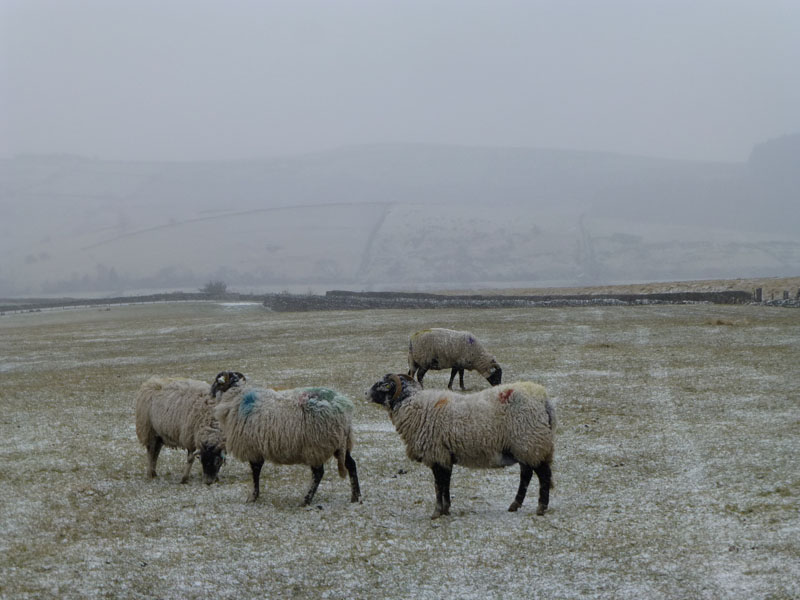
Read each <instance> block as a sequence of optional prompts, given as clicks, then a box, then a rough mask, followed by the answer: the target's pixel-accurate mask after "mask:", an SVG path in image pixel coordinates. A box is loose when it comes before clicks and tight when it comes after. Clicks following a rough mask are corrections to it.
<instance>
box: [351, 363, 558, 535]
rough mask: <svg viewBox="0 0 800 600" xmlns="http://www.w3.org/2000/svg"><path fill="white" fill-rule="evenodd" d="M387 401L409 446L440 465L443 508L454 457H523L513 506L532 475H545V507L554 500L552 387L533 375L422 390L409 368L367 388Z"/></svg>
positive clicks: (479, 464) (415, 455)
mask: <svg viewBox="0 0 800 600" xmlns="http://www.w3.org/2000/svg"><path fill="white" fill-rule="evenodd" d="M367 397H368V398H369V399H370V400H371V401H372V402H377V403H378V404H381V405H383V406H385V407H386V409H387V410H388V412H389V417H390V418H391V420H392V423H393V424H394V427H395V429H396V430H397V433H399V434H400V437H401V438H402V440H403V442H404V443H405V445H406V454H407V455H408V457H409V458H410V459H412V460H416V461H418V462H422V463H424V464H425V465H427V466H428V467H430V468H431V470H432V471H433V477H434V483H435V488H436V510H435V511H434V513H433V516H432V517H431V518H432V519H435V518H437V517H439V516H440V515H447V514H450V476H451V474H452V469H453V465H455V464H459V465H463V466H465V467H472V468H490V467H507V466H509V465H513V464H515V463H519V465H520V478H519V489H518V490H517V495H516V498H515V499H514V502H512V503H511V506H509V508H508V510H509V511H511V512H514V511H516V510H517V509H519V507H520V506H522V502H523V501H524V500H525V494H526V492H527V490H528V484H529V483H530V480H531V476H532V475H533V473H536V475H537V477H538V478H539V505H538V507H537V510H536V514H538V515H543V514H544V512H545V510H547V505H548V504H549V502H550V487H551V484H552V481H551V477H552V474H551V469H550V465H551V463H552V461H553V452H554V444H555V430H556V415H555V409H554V407H553V405H552V404H551V403H550V400H549V399H548V397H547V392H546V391H545V389H544V388H543V387H542V386H540V385H538V384H535V383H531V382H529V381H520V382H516V383H508V384H505V385H502V386H499V387H493V388H489V389H485V390H483V391H480V392H476V393H474V394H459V393H456V392H452V391H446V390H423V389H422V386H421V385H420V384H419V383H417V382H416V381H414V380H413V379H412V378H411V377H408V376H406V375H395V374H391V373H390V374H387V375H385V376H384V377H383V379H381V380H380V381H378V382H377V383H375V384H374V385H373V386H372V387H371V388H370V390H369V391H368V392H367Z"/></svg>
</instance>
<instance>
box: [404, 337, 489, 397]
mask: <svg viewBox="0 0 800 600" xmlns="http://www.w3.org/2000/svg"><path fill="white" fill-rule="evenodd" d="M430 369H433V370H439V369H451V371H450V382H449V383H448V384H447V388H448V389H452V388H453V379H455V376H456V373H458V382H459V384H460V385H461V389H462V390H463V389H464V369H467V370H470V371H477V372H478V373H480V374H481V375H482V376H483V377H485V378H486V380H487V381H488V382H489V383H490V384H492V385H498V384H499V383H500V380H501V378H502V376H503V370H502V369H501V368H500V365H499V364H497V361H496V360H495V358H494V356H492V355H491V354H489V353H488V352H487V351H486V350H485V349H484V348H483V346H482V345H481V343H480V342H479V341H478V340H477V339H476V338H475V336H474V335H472V334H471V333H470V332H469V331H456V330H454V329H443V328H439V327H434V328H432V329H423V330H421V331H417V332H416V333H415V334H413V335H412V336H411V339H410V340H409V342H408V375H409V377H414V375H415V374H416V375H417V381H419V383H420V385H421V384H422V378H423V377H425V373H426V372H427V371H429V370H430Z"/></svg>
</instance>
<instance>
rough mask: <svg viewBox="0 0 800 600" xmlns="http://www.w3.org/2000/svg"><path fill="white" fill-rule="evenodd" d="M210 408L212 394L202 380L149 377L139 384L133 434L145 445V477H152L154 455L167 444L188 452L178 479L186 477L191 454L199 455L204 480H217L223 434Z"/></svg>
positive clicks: (155, 457) (222, 446) (222, 447)
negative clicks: (181, 475) (134, 432)
mask: <svg viewBox="0 0 800 600" xmlns="http://www.w3.org/2000/svg"><path fill="white" fill-rule="evenodd" d="M213 410H214V398H213V396H212V395H211V394H210V393H209V391H208V384H207V383H206V382H204V381H197V380H194V379H183V378H174V377H151V378H150V379H148V380H147V381H145V382H144V383H143V384H142V386H141V387H140V388H139V391H138V393H137V395H136V437H138V438H139V441H140V442H141V443H142V445H143V446H144V447H145V448H146V449H147V457H148V466H147V474H148V476H149V477H151V478H152V477H156V463H157V462H158V455H159V453H160V452H161V448H162V447H163V446H167V447H168V448H185V449H186V451H187V453H188V454H187V457H186V467H185V469H184V471H183V477H182V478H181V483H186V482H187V481H189V472H190V471H191V469H192V463H193V462H194V459H195V457H199V458H200V463H201V464H202V466H203V479H204V481H205V482H206V483H207V484H211V483H214V482H215V481H217V479H218V475H219V469H220V467H221V466H222V463H223V461H224V458H225V456H224V453H225V437H224V436H223V434H222V430H221V429H220V426H219V423H218V422H217V420H216V419H215V418H214V415H213Z"/></svg>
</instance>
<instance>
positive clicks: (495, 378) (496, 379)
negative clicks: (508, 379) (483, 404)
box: [486, 360, 503, 385]
mask: <svg viewBox="0 0 800 600" xmlns="http://www.w3.org/2000/svg"><path fill="white" fill-rule="evenodd" d="M502 378H503V369H501V368H500V365H498V364H497V361H496V360H493V361H492V366H491V369H490V370H489V376H488V377H487V378H486V381H488V382H489V383H490V384H491V385H500V380H501V379H502Z"/></svg>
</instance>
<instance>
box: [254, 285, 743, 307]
mask: <svg viewBox="0 0 800 600" xmlns="http://www.w3.org/2000/svg"><path fill="white" fill-rule="evenodd" d="M752 300H753V295H752V294H751V293H750V292H733V291H729V292H676V293H662V294H603V295H585V294H575V295H548V296H481V295H463V296H449V295H443V294H422V293H405V292H349V291H343V290H332V291H329V292H326V293H325V295H324V296H312V295H305V296H301V295H293V294H275V295H271V296H268V297H267V298H266V299H265V300H264V306H266V307H267V308H269V309H271V310H274V311H277V312H300V311H310V310H369V309H379V308H388V309H391V308H394V309H397V308H525V307H536V306H634V305H645V304H687V303H698V302H706V303H713V304H747V303H750V302H752Z"/></svg>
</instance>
